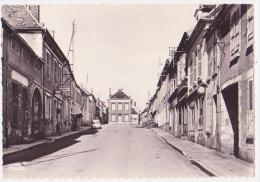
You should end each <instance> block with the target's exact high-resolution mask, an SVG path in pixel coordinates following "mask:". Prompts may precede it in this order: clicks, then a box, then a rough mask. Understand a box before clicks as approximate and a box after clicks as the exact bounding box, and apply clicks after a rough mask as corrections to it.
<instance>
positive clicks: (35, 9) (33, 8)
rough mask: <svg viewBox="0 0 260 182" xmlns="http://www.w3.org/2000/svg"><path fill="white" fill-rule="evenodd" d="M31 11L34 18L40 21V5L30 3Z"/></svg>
mask: <svg viewBox="0 0 260 182" xmlns="http://www.w3.org/2000/svg"><path fill="white" fill-rule="evenodd" d="M28 9H29V11H30V12H31V13H32V15H33V16H34V18H35V19H36V20H37V21H38V22H40V6H39V5H29V6H28Z"/></svg>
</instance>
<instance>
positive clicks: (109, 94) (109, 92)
mask: <svg viewBox="0 0 260 182" xmlns="http://www.w3.org/2000/svg"><path fill="white" fill-rule="evenodd" d="M111 96H112V95H111V88H109V98H111Z"/></svg>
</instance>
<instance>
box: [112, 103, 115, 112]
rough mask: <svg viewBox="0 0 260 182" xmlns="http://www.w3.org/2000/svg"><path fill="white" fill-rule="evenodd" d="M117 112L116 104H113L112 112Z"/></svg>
mask: <svg viewBox="0 0 260 182" xmlns="http://www.w3.org/2000/svg"><path fill="white" fill-rule="evenodd" d="M115 110H116V104H115V103H112V111H115Z"/></svg>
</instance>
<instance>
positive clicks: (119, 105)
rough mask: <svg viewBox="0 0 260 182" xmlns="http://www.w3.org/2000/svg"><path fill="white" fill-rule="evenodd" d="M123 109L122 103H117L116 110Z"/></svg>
mask: <svg viewBox="0 0 260 182" xmlns="http://www.w3.org/2000/svg"><path fill="white" fill-rule="evenodd" d="M122 109H123V107H122V103H118V110H119V111H121V110H122Z"/></svg>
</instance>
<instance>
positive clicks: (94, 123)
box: [92, 118, 101, 129]
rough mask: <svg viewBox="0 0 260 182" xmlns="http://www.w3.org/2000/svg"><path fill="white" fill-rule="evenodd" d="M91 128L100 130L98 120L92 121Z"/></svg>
mask: <svg viewBox="0 0 260 182" xmlns="http://www.w3.org/2000/svg"><path fill="white" fill-rule="evenodd" d="M92 128H94V129H101V123H100V120H99V119H98V118H95V119H93V121H92Z"/></svg>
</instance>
